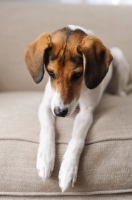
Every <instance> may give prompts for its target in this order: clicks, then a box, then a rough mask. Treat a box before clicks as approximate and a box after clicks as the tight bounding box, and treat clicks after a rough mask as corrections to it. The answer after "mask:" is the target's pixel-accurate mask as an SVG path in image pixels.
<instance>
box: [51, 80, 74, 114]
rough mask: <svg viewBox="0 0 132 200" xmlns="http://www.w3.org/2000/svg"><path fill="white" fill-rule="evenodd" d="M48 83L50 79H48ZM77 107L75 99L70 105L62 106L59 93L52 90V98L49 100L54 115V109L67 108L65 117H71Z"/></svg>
mask: <svg viewBox="0 0 132 200" xmlns="http://www.w3.org/2000/svg"><path fill="white" fill-rule="evenodd" d="M49 81H50V79H49ZM76 106H77V99H74V100H73V101H72V102H71V103H70V104H64V103H63V101H62V99H61V95H60V93H59V92H57V91H54V90H53V96H52V100H51V110H52V113H53V114H54V108H56V107H59V108H60V109H65V108H68V113H67V116H69V115H71V114H72V113H73V111H74V110H75V108H76Z"/></svg>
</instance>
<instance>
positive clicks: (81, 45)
mask: <svg viewBox="0 0 132 200" xmlns="http://www.w3.org/2000/svg"><path fill="white" fill-rule="evenodd" d="M50 47H51V48H50ZM83 55H84V57H85V67H84V63H83V62H82V60H83ZM25 60H26V63H27V66H28V68H29V71H30V73H31V75H32V76H33V78H34V80H35V81H36V82H40V81H41V79H42V77H43V74H44V69H43V68H44V67H43V65H44V64H45V67H46V69H47V71H52V72H54V75H55V78H53V77H51V85H52V87H53V88H54V90H55V91H58V92H59V93H60V94H61V98H62V100H63V103H64V104H68V103H70V102H71V101H72V100H73V99H75V98H77V99H78V98H79V96H80V92H81V87H82V83H83V76H80V77H79V78H78V79H77V80H72V77H73V74H74V73H76V72H82V73H83V74H84V77H85V83H86V86H87V87H88V88H95V87H97V85H99V83H100V82H101V81H102V79H103V78H104V76H105V75H106V73H107V71H108V67H109V64H110V62H111V60H112V56H111V54H110V52H109V50H108V49H107V48H106V47H105V46H104V45H103V44H102V42H101V41H100V40H99V39H98V38H96V37H95V36H87V35H86V34H85V33H84V32H83V31H81V30H75V31H72V30H71V29H70V28H63V29H60V30H58V31H56V32H54V33H52V34H51V35H49V34H43V35H41V36H40V37H39V38H38V39H37V40H36V41H34V42H33V43H31V44H30V45H29V46H28V47H27V49H26V51H25ZM84 68H85V70H84Z"/></svg>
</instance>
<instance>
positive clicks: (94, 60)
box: [78, 35, 113, 89]
mask: <svg viewBox="0 0 132 200" xmlns="http://www.w3.org/2000/svg"><path fill="white" fill-rule="evenodd" d="M78 51H79V52H81V53H82V54H83V59H84V68H85V69H84V70H85V72H84V80H85V84H86V86H87V87H88V88H89V89H94V88H95V87H97V86H98V85H99V84H100V83H101V81H102V80H103V78H104V77H105V75H106V73H107V72H108V69H109V65H110V63H111V61H112V59H113V57H112V55H111V53H110V51H109V50H108V49H107V48H106V47H105V46H104V45H103V43H102V42H101V40H100V39H98V38H97V37H95V36H91V35H88V36H86V37H84V39H83V41H82V43H81V44H80V45H79V47H78Z"/></svg>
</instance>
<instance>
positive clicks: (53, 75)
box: [48, 70, 56, 79]
mask: <svg viewBox="0 0 132 200" xmlns="http://www.w3.org/2000/svg"><path fill="white" fill-rule="evenodd" d="M48 74H49V75H50V76H51V77H52V78H53V79H56V76H55V73H54V72H53V71H49V70H48Z"/></svg>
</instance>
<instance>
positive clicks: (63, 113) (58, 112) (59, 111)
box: [54, 107, 68, 117]
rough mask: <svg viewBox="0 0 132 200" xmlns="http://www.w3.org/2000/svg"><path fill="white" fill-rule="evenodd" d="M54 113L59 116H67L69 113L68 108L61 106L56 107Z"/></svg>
mask: <svg viewBox="0 0 132 200" xmlns="http://www.w3.org/2000/svg"><path fill="white" fill-rule="evenodd" d="M54 113H55V115H56V116H58V117H65V116H66V115H67V113H68V108H64V109H61V108H60V107H56V108H55V109H54Z"/></svg>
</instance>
